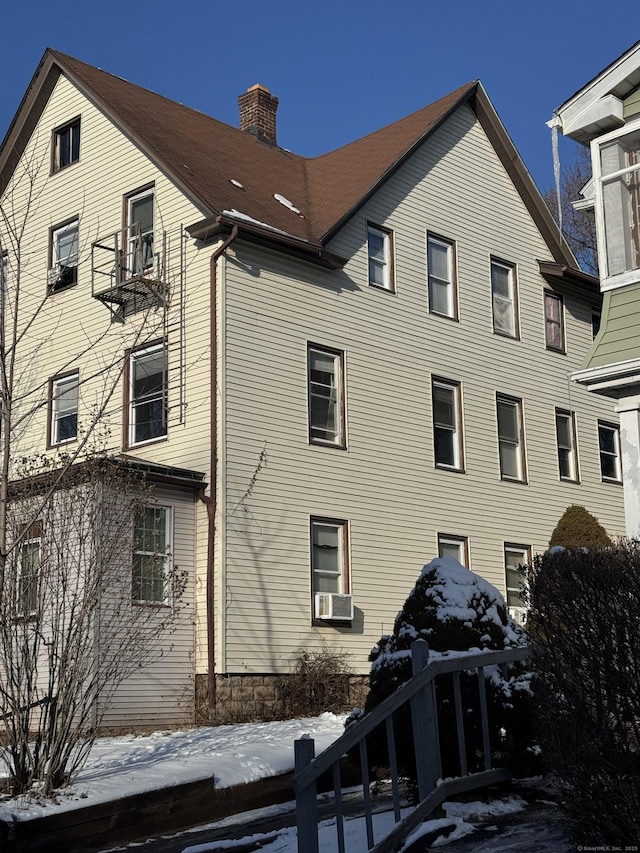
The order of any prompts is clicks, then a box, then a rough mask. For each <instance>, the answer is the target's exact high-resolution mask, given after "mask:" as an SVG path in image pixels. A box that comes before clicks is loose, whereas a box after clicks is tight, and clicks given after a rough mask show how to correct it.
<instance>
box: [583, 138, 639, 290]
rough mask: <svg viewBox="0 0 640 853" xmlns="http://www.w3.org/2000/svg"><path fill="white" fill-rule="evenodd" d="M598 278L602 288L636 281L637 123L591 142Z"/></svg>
mask: <svg viewBox="0 0 640 853" xmlns="http://www.w3.org/2000/svg"><path fill="white" fill-rule="evenodd" d="M592 161H593V177H594V182H595V187H596V211H597V214H598V217H599V225H600V227H599V228H598V232H599V236H601V238H602V239H601V241H600V242H599V246H598V248H599V259H600V275H601V277H602V283H603V289H607V286H616V285H618V284H627V283H630V282H631V281H634V280H637V273H635V271H636V270H638V269H639V268H640V123H639V122H637V121H636V122H633V123H632V124H630V125H628V126H627V128H625V129H624V131H623V132H620V131H614V132H612V133H609V134H606V135H604V136H603V137H601V139H599V140H598V141H597V142H596V143H594V151H593V156H592Z"/></svg>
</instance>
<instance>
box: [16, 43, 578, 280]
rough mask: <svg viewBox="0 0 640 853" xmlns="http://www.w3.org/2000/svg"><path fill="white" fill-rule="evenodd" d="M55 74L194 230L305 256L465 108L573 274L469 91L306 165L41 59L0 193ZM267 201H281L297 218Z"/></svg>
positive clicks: (480, 101) (484, 102)
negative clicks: (160, 178)
mask: <svg viewBox="0 0 640 853" xmlns="http://www.w3.org/2000/svg"><path fill="white" fill-rule="evenodd" d="M61 73H63V74H65V75H67V76H68V77H69V78H70V79H71V80H72V81H73V82H74V83H75V84H76V85H77V86H78V87H79V88H80V89H81V90H82V91H83V92H84V94H85V95H86V96H87V97H88V98H89V99H91V100H93V101H94V102H95V103H96V104H97V105H98V106H99V107H100V108H101V109H102V110H103V111H104V112H105V113H106V114H107V115H109V116H110V117H111V118H112V120H113V121H114V122H115V123H116V124H117V125H118V126H119V127H120V128H121V129H122V130H123V131H124V132H125V133H127V134H128V135H130V136H131V137H132V138H133V139H134V140H135V142H136V143H137V144H138V145H140V147H141V148H142V149H143V150H144V151H145V152H146V153H147V154H148V155H149V156H150V157H151V158H152V159H153V160H154V161H155V162H156V164H157V165H158V166H159V167H160V168H161V169H162V170H163V171H165V172H167V173H168V174H169V175H170V176H171V178H172V179H173V180H174V181H175V182H176V183H177V184H178V185H179V186H181V188H182V189H183V190H184V192H185V193H186V194H187V195H188V196H189V197H190V198H191V200H192V201H193V202H194V204H195V205H196V206H197V207H198V208H199V209H200V211H201V213H202V219H203V221H205V222H206V221H213V220H215V219H216V218H222V220H223V221H225V222H229V221H234V219H233V218H231V219H230V218H229V217H228V215H227V214H226V213H225V212H228V211H238V212H239V213H240V214H242V215H243V216H244V217H245V218H244V219H243V220H238V219H237V218H236V219H235V221H240V222H243V223H244V228H245V230H250V229H251V228H253V231H254V232H262V233H263V235H264V234H270V235H271V237H270V239H272V240H276V241H277V240H281V241H283V242H284V241H286V240H289V242H290V243H291V242H297V243H298V244H304V245H306V246H307V247H309V249H311V250H314V251H315V250H316V249H318V250H319V249H320V247H322V246H323V245H326V243H327V241H328V240H329V239H330V238H331V237H332V236H333V235H334V234H335V233H336V231H337V230H338V229H339V227H340V226H341V225H342V224H343V223H344V222H345V221H346V220H347V219H348V218H349V216H351V215H352V214H353V213H354V211H355V210H357V208H358V207H359V206H360V205H362V204H363V203H364V202H365V201H366V199H367V198H368V197H369V196H370V195H371V194H372V193H373V192H374V191H375V190H376V189H377V188H378V187H379V186H380V185H381V183H382V182H383V181H384V180H385V179H386V178H387V177H388V176H389V175H390V174H392V173H393V171H394V170H395V169H397V168H398V167H399V165H400V164H401V163H402V162H404V160H405V159H406V158H407V157H408V156H410V154H411V153H412V152H413V151H414V150H415V149H416V147H417V146H418V145H420V144H421V143H422V142H423V141H424V140H425V139H426V138H427V137H428V136H429V134H430V133H432V132H433V131H434V130H435V128H437V127H438V126H439V124H440V123H442V122H443V121H444V120H445V119H446V118H447V116H449V115H450V114H451V112H452V111H453V110H455V109H456V108H457V107H459V106H460V105H461V104H462V103H465V102H467V103H469V105H470V106H471V108H472V109H474V111H475V112H476V115H477V116H478V118H479V120H480V121H481V123H482V124H483V126H484V127H485V130H486V131H487V133H488V135H489V138H490V139H491V141H492V143H493V145H494V147H495V148H496V151H497V152H498V154H499V156H500V157H501V159H502V161H503V163H504V165H505V168H506V169H507V170H508V171H509V174H510V175H511V178H512V180H513V181H514V184H515V185H516V186H517V188H518V190H519V192H520V194H521V196H522V197H523V200H524V201H525V204H526V205H527V207H528V208H529V210H530V212H531V214H532V216H533V217H534V218H535V220H536V221H537V223H538V226H539V227H540V230H541V232H542V233H543V235H544V236H545V239H546V240H547V243H548V245H549V247H550V251H551V253H552V255H553V257H554V260H556V261H558V262H560V263H567V264H569V265H570V266H575V260H574V259H573V256H572V255H571V253H570V252H569V250H568V248H567V247H566V243H564V242H563V241H561V240H560V238H559V235H558V233H557V229H556V228H555V225H554V223H553V220H552V219H551V216H550V214H549V212H548V210H547V209H546V206H545V205H544V203H543V202H542V199H541V197H540V195H539V193H538V192H537V189H536V188H535V185H534V184H533V182H532V181H531V178H530V177H529V176H528V173H527V172H526V169H525V167H524V165H523V164H522V161H521V160H520V158H519V157H518V154H517V152H516V150H515V148H514V147H513V144H512V143H511V141H510V140H509V137H508V135H507V133H506V132H505V130H504V128H503V126H502V124H501V123H500V120H499V118H498V117H497V115H496V114H495V111H494V110H493V107H492V106H491V103H490V101H489V99H488V98H487V96H486V94H485V93H484V90H483V89H482V86H481V85H480V83H479V82H477V81H476V82H473V83H469V84H467V85H465V86H461V87H460V88H459V89H456V90H455V91H453V92H451V93H450V94H448V95H446V96H445V97H443V98H440V99H439V100H438V101H435V102H434V103H432V104H430V105H429V106H426V107H424V108H423V109H421V110H418V111H417V112H414V113H412V114H411V115H409V116H406V117H405V118H402V119H400V120H399V121H396V122H394V123H393V124H390V125H388V126H387V127H383V128H382V129H381V130H378V131H376V132H374V133H371V134H369V135H368V136H365V137H362V138H361V139H358V140H356V141H355V142H352V143H350V144H349V145H345V146H343V147H342V148H339V149H337V150H335V151H332V152H330V153H328V154H324V155H322V156H320V157H315V158H311V159H308V158H304V157H300V156H299V155H297V154H292V153H291V152H289V151H286V150H284V149H282V148H277V147H275V146H271V145H268V144H265V143H263V142H260V141H259V140H258V139H256V138H255V136H252V135H250V134H247V133H244V132H242V131H240V130H238V129H236V128H234V127H230V126H229V125H226V124H223V123H222V122H220V121H217V120H216V119H214V118H211V117H210V116H207V115H205V114H204V113H201V112H198V111H197V110H193V109H190V108H188V107H185V106H183V105H182V104H179V103H176V102H175V101H171V100H169V99H168V98H165V97H163V96H162V95H158V94H156V93H154V92H151V91H149V90H148V89H143V88H141V87H140V86H136V85H134V84H132V83H129V82H127V81H126V80H123V79H122V78H120V77H115V76H114V75H112V74H109V73H107V72H105V71H102V70H100V69H98V68H94V67H93V66H91V65H87V64H86V63H84V62H81V61H79V60H77V59H74V58H73V57H71V56H68V55H66V54H64V53H59V52H58V51H53V50H50V49H48V50H47V51H46V52H45V54H44V56H43V59H42V61H41V63H40V65H39V67H38V69H37V71H36V73H35V75H34V78H33V80H32V82H31V85H30V87H29V90H28V91H27V93H26V95H25V97H24V99H23V102H22V104H21V106H20V108H19V110H18V113H17V114H16V117H15V118H14V120H13V122H12V125H11V127H10V128H9V131H8V132H7V135H6V137H5V139H4V141H3V143H2V146H1V147H0V186H2V185H3V184H4V183H5V182H6V180H7V178H8V175H9V174H10V172H11V170H12V169H13V168H14V167H15V164H16V162H17V158H18V157H19V156H20V152H21V151H22V150H23V149H24V146H25V145H26V141H27V139H28V137H29V135H30V133H31V132H33V129H34V127H35V124H36V122H37V120H38V117H39V115H40V113H41V111H42V109H43V108H44V105H45V103H46V99H47V98H48V97H49V95H50V93H51V91H52V90H53V86H54V85H55V81H56V80H57V79H58V76H59V75H60V74H61ZM234 182H235V183H234ZM237 184H241V186H237ZM276 196H279V197H282V198H283V199H285V200H288V201H289V202H290V203H291V206H293V207H295V208H297V209H298V211H299V213H297V212H295V211H292V210H291V209H290V208H289V207H287V206H286V204H283V203H282V202H281V201H278V199H277V198H276ZM250 220H253V224H250ZM265 225H266V226H267V227H266V228H264V227H263V226H265ZM274 229H276V230H274ZM279 232H284V235H283V234H279ZM285 235H289V237H286V236H285ZM291 238H292V239H291ZM305 251H307V250H306V249H305Z"/></svg>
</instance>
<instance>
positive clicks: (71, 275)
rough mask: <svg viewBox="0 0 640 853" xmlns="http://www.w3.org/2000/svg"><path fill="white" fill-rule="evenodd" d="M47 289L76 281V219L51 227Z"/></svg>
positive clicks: (56, 288)
mask: <svg viewBox="0 0 640 853" xmlns="http://www.w3.org/2000/svg"><path fill="white" fill-rule="evenodd" d="M50 254H51V267H50V268H49V274H48V277H47V284H48V286H49V291H56V290H62V289H64V288H65V287H69V286H70V285H72V284H76V282H77V281H78V220H77V219H72V220H70V221H69V222H67V223H66V224H65V225H59V226H57V227H56V228H52V229H51V249H50Z"/></svg>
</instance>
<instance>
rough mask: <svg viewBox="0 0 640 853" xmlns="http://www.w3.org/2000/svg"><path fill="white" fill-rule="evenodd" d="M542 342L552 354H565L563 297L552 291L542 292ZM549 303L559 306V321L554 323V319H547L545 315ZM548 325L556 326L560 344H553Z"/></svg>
mask: <svg viewBox="0 0 640 853" xmlns="http://www.w3.org/2000/svg"><path fill="white" fill-rule="evenodd" d="M543 301H544V342H545V346H546V348H547V349H548V350H551V351H552V352H559V353H563V354H566V351H567V350H566V340H565V322H564V319H565V318H564V297H563V296H562V295H561V294H560V293H555V292H554V291H553V290H545V291H544V300H543ZM550 301H553V302H555V303H556V304H557V305H558V306H559V310H558V313H559V320H558V321H557V323H556V321H555V320H554V318H549V316H548V314H547V305H548V303H549V302H550ZM550 325H551V326H552V327H555V326H557V327H558V331H559V337H560V344H559V346H556V345H555V344H554V343H553V336H552V335H550V334H549V328H550Z"/></svg>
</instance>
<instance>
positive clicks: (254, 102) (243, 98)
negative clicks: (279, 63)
mask: <svg viewBox="0 0 640 853" xmlns="http://www.w3.org/2000/svg"><path fill="white" fill-rule="evenodd" d="M238 106H239V107H240V130H245V131H246V132H247V133H251V134H253V135H254V136H257V137H258V139H260V140H261V141H262V142H268V143H269V144H271V145H275V144H276V110H277V109H278V99H277V98H276V96H275V95H272V94H271V92H270V91H269V90H268V89H267V87H266V86H261V85H260V83H256V84H255V86H250V87H249V88H248V89H247V91H246V92H245V93H244V95H240V97H239V98H238Z"/></svg>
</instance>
